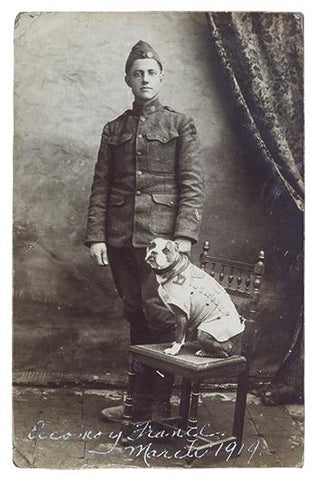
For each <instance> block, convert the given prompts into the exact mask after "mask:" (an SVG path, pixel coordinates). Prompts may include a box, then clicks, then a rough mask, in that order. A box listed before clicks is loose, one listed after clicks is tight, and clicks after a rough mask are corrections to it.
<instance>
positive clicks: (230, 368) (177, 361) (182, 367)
mask: <svg viewBox="0 0 316 480" xmlns="http://www.w3.org/2000/svg"><path fill="white" fill-rule="evenodd" d="M167 347H170V343H167V344H162V343H160V344H152V345H133V346H131V347H129V351H130V353H131V354H132V355H133V357H134V359H136V360H137V361H139V362H140V363H144V364H146V365H149V366H151V367H153V368H156V369H161V370H163V371H166V372H171V373H175V374H179V375H182V376H184V377H186V378H192V379H193V378H194V379H196V378H197V377H198V378H199V379H203V378H205V377H207V376H209V375H211V376H212V377H213V376H214V377H216V376H219V377H220V376H222V375H223V374H225V375H232V376H233V375H236V374H238V373H240V372H242V371H243V370H245V368H246V363H247V361H246V358H245V357H243V356H242V355H234V356H231V357H228V358H211V357H197V356H195V355H194V353H195V351H196V350H197V347H196V345H195V346H194V345H192V344H186V345H184V346H183V347H182V349H181V351H180V353H179V354H178V355H167V354H165V353H164V350H165V349H166V348H167Z"/></svg>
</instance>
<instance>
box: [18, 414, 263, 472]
mask: <svg viewBox="0 0 316 480" xmlns="http://www.w3.org/2000/svg"><path fill="white" fill-rule="evenodd" d="M187 436H188V437H189V438H190V439H191V443H190V445H189V447H188V448H186V447H183V448H180V449H179V450H176V451H171V449H169V448H166V447H161V448H157V447H156V446H154V444H153V440H158V439H159V440H163V439H175V438H185V437H187ZM225 436H226V432H212V430H211V426H210V424H205V425H203V426H202V427H200V428H197V427H194V428H188V429H187V430H185V431H184V430H182V429H180V428H176V427H175V428H173V429H168V430H164V429H163V430H157V429H154V428H153V427H152V425H151V422H150V421H146V422H140V423H139V424H137V426H135V428H134V430H133V431H132V432H131V433H130V434H129V435H128V436H127V437H126V440H127V441H128V443H129V444H128V445H122V440H123V438H124V434H123V431H121V430H120V431H118V432H114V431H111V432H103V431H101V430H98V431H93V430H85V431H83V432H79V433H74V432H70V431H67V432H58V431H56V430H54V431H49V428H48V424H47V422H45V420H38V421H37V422H36V423H35V424H34V425H33V427H32V428H31V430H30V432H29V433H28V435H27V437H28V439H29V440H52V441H61V442H65V441H67V440H70V439H72V440H74V439H78V440H83V441H90V440H102V441H103V442H106V444H108V443H109V446H107V447H106V449H104V450H93V449H89V450H88V453H89V454H90V455H102V456H106V455H110V454H111V453H113V452H114V450H115V449H121V452H122V453H125V454H126V455H128V456H129V457H135V458H138V457H141V458H143V460H144V463H145V465H146V466H147V467H150V466H151V465H150V460H151V459H153V458H160V459H161V458H163V459H166V460H171V459H178V460H183V459H194V458H203V457H205V456H206V455H213V456H214V457H217V456H218V455H219V454H220V453H222V454H224V455H225V460H226V461H229V460H230V458H231V457H232V455H235V454H238V455H239V454H240V453H241V452H242V451H243V453H246V455H247V464H249V463H250V462H251V460H252V458H253V456H254V455H255V453H256V452H257V451H258V447H259V444H260V440H259V439H256V440H255V441H254V442H252V443H250V444H249V445H248V446H246V445H245V444H242V445H241V446H238V445H237V442H235V441H231V442H229V443H228V444H227V443H225V442H224V441H223V442H221V441H220V440H219V441H218V439H220V438H222V437H225ZM212 437H214V439H217V441H218V444H217V445H216V447H213V448H210V447H206V448H204V449H202V450H196V449H195V448H196V446H197V443H198V439H201V438H204V439H206V440H209V441H212ZM138 440H141V442H142V443H137V444H135V443H134V442H136V441H138ZM133 443H134V444H133Z"/></svg>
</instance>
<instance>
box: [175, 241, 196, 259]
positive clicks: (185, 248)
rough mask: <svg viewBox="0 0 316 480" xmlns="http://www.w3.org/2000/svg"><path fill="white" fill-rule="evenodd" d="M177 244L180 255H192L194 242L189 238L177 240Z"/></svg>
mask: <svg viewBox="0 0 316 480" xmlns="http://www.w3.org/2000/svg"><path fill="white" fill-rule="evenodd" d="M175 242H176V244H177V245H178V248H179V252H180V253H184V254H186V255H190V253H191V248H192V242H191V240H190V239H189V238H176V239H175Z"/></svg>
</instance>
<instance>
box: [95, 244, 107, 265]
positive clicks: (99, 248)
mask: <svg viewBox="0 0 316 480" xmlns="http://www.w3.org/2000/svg"><path fill="white" fill-rule="evenodd" d="M90 257H91V258H92V260H94V261H95V263H96V264H97V265H99V266H100V267H104V266H106V265H108V264H109V261H108V254H107V249H106V245H105V243H104V242H100V243H92V244H91V245H90Z"/></svg>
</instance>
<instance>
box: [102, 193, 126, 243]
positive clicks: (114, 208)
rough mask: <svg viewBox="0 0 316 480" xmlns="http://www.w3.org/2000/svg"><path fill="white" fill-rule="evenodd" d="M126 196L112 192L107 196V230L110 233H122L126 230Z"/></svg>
mask: <svg viewBox="0 0 316 480" xmlns="http://www.w3.org/2000/svg"><path fill="white" fill-rule="evenodd" d="M125 203H126V197H125V196H124V195H118V194H112V195H111V196H110V198H109V206H108V214H107V230H108V233H109V234H111V235H122V234H123V233H124V232H125V231H126V216H127V215H126V208H125Z"/></svg>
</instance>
